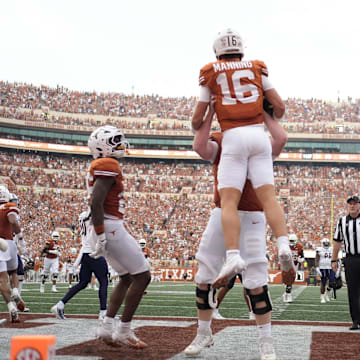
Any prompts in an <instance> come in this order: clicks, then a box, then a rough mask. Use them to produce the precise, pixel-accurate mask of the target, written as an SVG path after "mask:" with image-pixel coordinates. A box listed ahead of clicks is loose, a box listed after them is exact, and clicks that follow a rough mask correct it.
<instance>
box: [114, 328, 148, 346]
mask: <svg viewBox="0 0 360 360" xmlns="http://www.w3.org/2000/svg"><path fill="white" fill-rule="evenodd" d="M112 339H113V342H114V343H115V344H121V345H128V346H130V347H132V348H135V349H144V348H146V347H147V346H148V345H147V344H146V343H144V342H143V341H141V340H140V339H139V338H138V337H137V336H136V335H135V333H134V330H132V329H130V330H127V331H121V328H118V329H116V331H115V332H114V333H113V336H112Z"/></svg>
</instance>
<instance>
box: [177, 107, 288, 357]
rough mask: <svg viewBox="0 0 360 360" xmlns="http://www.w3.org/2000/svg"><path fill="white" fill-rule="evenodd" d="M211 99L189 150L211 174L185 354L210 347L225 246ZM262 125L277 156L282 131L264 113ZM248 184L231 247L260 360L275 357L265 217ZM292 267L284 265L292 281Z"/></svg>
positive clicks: (282, 141)
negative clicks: (240, 260) (193, 330)
mask: <svg viewBox="0 0 360 360" xmlns="http://www.w3.org/2000/svg"><path fill="white" fill-rule="evenodd" d="M213 106H214V103H213V102H211V103H210V108H209V111H208V113H207V116H206V117H205V120H204V123H203V125H202V127H201V128H200V129H198V130H197V131H196V132H195V137H194V144H193V148H194V150H195V151H196V152H197V153H198V154H199V155H200V156H201V157H202V158H203V159H204V160H209V161H211V162H212V163H213V173H214V178H215V189H214V202H215V205H216V207H215V208H214V209H213V210H212V212H211V216H210V219H209V221H208V224H207V227H206V229H205V231H204V233H203V236H202V238H201V241H200V245H199V250H198V252H197V254H196V259H197V260H198V262H199V270H198V272H197V273H196V276H195V281H196V283H197V287H196V300H197V301H196V305H197V308H198V319H199V320H198V329H197V335H196V337H195V339H194V340H193V342H192V343H191V344H190V345H189V346H188V347H187V348H186V349H185V350H184V352H185V354H186V355H191V356H193V355H196V354H199V353H200V352H201V351H202V349H204V348H206V347H209V346H211V345H212V344H213V343H214V338H213V336H212V331H211V319H212V313H213V309H215V308H216V305H217V304H216V300H215V296H214V291H215V290H214V288H212V286H211V284H212V283H213V281H214V280H215V279H216V278H217V277H218V274H219V272H220V271H221V268H222V265H223V262H224V258H225V255H226V247H225V243H224V234H223V228H222V224H221V204H222V203H221V201H220V194H219V192H218V189H217V170H218V165H219V160H220V155H221V151H222V133H220V132H217V133H212V134H211V136H210V139H209V132H210V128H211V120H212V117H213V114H214V108H213ZM266 118H267V120H268V128H269V130H270V132H271V134H272V135H273V154H274V156H277V155H278V154H280V152H281V149H282V148H283V146H284V145H285V143H286V134H285V132H284V131H283V129H282V128H281V127H280V126H279V125H278V124H277V123H276V122H275V121H274V120H272V119H271V118H270V116H269V117H266ZM262 210H263V209H262V207H261V204H260V203H259V201H258V199H257V197H256V195H255V192H254V189H253V187H252V185H251V182H250V181H249V180H248V181H246V184H245V188H244V191H243V195H242V197H241V200H240V202H239V204H238V210H237V216H239V218H241V222H242V224H243V226H242V228H241V233H240V236H239V238H238V242H237V246H238V247H239V248H240V251H241V253H242V254H243V257H244V260H245V261H246V264H247V267H246V268H245V270H244V271H243V272H242V280H243V286H244V288H245V289H246V295H247V297H248V298H249V300H250V304H251V309H252V311H253V313H254V314H255V320H256V324H257V329H258V332H259V338H260V340H259V342H260V353H261V359H262V360H263V359H270V360H271V359H276V354H275V350H274V347H273V341H272V336H271V310H272V305H271V300H270V295H269V292H268V287H267V278H268V260H267V258H266V239H265V228H266V222H265V216H264V213H263V211H262ZM292 269H293V265H292V266H291V267H290V272H292V274H293V275H292V281H293V279H294V271H291V270H292Z"/></svg>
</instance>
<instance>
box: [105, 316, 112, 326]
mask: <svg viewBox="0 0 360 360" xmlns="http://www.w3.org/2000/svg"><path fill="white" fill-rule="evenodd" d="M104 323H105V324H111V325H114V318H112V317H109V316H105V317H104Z"/></svg>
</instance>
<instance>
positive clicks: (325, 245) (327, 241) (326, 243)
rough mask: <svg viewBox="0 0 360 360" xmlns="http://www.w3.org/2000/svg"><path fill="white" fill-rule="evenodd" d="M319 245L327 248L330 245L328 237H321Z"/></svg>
mask: <svg viewBox="0 0 360 360" xmlns="http://www.w3.org/2000/svg"><path fill="white" fill-rule="evenodd" d="M321 246H322V247H323V248H324V249H328V248H329V247H330V240H329V239H328V238H323V239H322V240H321Z"/></svg>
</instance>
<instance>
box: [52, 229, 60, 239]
mask: <svg viewBox="0 0 360 360" xmlns="http://www.w3.org/2000/svg"><path fill="white" fill-rule="evenodd" d="M51 238H52V239H53V240H54V241H59V240H60V234H59V232H58V231H53V232H52V234H51Z"/></svg>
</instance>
